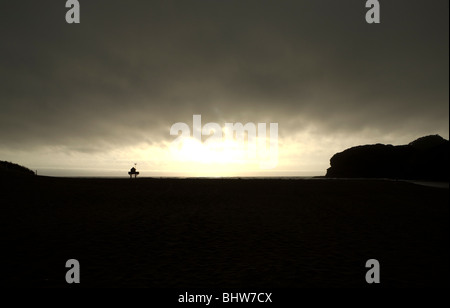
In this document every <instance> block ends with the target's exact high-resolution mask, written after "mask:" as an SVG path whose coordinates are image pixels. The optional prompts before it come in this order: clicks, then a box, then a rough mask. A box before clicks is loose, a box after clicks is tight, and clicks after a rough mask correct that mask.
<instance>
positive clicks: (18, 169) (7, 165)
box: [0, 161, 35, 177]
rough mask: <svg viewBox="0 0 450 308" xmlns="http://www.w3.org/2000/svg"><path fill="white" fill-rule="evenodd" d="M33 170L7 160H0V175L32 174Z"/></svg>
mask: <svg viewBox="0 0 450 308" xmlns="http://www.w3.org/2000/svg"><path fill="white" fill-rule="evenodd" d="M33 175H35V173H34V171H32V170H30V169H28V168H26V167H23V166H20V165H18V164H14V163H11V162H7V161H0V177H11V176H14V177H16V176H33Z"/></svg>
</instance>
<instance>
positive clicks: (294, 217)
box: [0, 177, 450, 287]
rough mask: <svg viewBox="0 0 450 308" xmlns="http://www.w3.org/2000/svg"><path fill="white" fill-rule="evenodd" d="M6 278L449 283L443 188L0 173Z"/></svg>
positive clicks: (90, 282) (34, 281)
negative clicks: (70, 274)
mask: <svg viewBox="0 0 450 308" xmlns="http://www.w3.org/2000/svg"><path fill="white" fill-rule="evenodd" d="M0 184H1V188H0V192H1V221H0V223H1V234H0V236H1V245H2V249H1V254H2V260H3V261H2V264H1V265H2V274H1V278H0V279H1V285H3V286H40V287H41V286H42V287H53V286H63V287H64V286H67V284H66V282H65V273H66V271H67V269H66V268H65V262H66V261H67V260H68V259H72V258H74V259H77V260H79V261H80V264H81V286H96V287H107V286H143V287H316V286H339V287H342V286H367V284H366V282H365V273H366V270H367V269H366V268H365V262H366V261H367V260H368V259H371V258H375V259H378V260H379V261H380V264H381V286H431V285H437V286H444V285H447V286H448V284H449V279H448V277H449V260H450V258H449V243H450V242H449V235H450V232H449V224H450V222H449V205H448V201H449V192H448V190H446V189H438V188H433V187H425V186H419V185H414V184H412V183H405V182H393V181H369V180H365V181H364V180H222V179H218V180H168V179H164V180H160V179H138V180H128V179H124V180H117V179H115V180H106V179H58V178H43V177H32V178H29V179H26V180H24V179H9V180H8V181H4V180H2V181H1V182H0Z"/></svg>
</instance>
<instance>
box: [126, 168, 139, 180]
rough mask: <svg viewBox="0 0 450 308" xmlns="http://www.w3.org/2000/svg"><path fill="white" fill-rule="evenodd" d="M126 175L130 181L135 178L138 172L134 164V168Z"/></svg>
mask: <svg viewBox="0 0 450 308" xmlns="http://www.w3.org/2000/svg"><path fill="white" fill-rule="evenodd" d="M128 174H129V175H130V179H131V178H132V177H133V175H134V178H137V176H138V174H139V172H137V171H136V164H134V167H133V168H131V169H130V172H128Z"/></svg>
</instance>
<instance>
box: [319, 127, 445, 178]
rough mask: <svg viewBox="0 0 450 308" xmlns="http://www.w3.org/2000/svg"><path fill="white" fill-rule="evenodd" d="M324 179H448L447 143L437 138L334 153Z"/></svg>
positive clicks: (365, 146) (368, 146)
mask: <svg viewBox="0 0 450 308" xmlns="http://www.w3.org/2000/svg"><path fill="white" fill-rule="evenodd" d="M330 164H331V167H330V168H329V169H328V170H327V174H326V177H331V178H389V179H405V180H428V181H448V180H449V172H448V170H449V141H448V140H446V139H444V138H442V137H441V136H439V135H431V136H425V137H422V138H419V139H417V140H415V141H413V142H411V143H409V144H407V145H400V146H393V145H384V144H375V145H364V146H357V147H353V148H350V149H347V150H345V151H343V152H341V153H337V154H335V155H334V156H333V157H332V158H331V160H330Z"/></svg>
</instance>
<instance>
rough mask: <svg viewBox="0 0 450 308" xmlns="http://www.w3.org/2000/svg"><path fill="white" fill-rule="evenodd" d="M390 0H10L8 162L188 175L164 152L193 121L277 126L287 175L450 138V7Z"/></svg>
mask: <svg viewBox="0 0 450 308" xmlns="http://www.w3.org/2000/svg"><path fill="white" fill-rule="evenodd" d="M380 3H381V24H367V23H366V21H365V14H366V11H367V9H366V8H365V1H363V0H339V1H336V0H317V1H311V0H295V1H286V0H277V1H275V0H270V1H268V0H257V1H256V0H255V1H249V0H239V1H233V0H201V1H200V0H178V1H170V0H166V1H151V0H148V1H138V0H135V1H132V0H127V1H125V0H120V1H119V0H104V1H101V0H89V1H87V0H84V1H83V0H80V4H81V23H80V24H67V23H66V21H65V14H66V11H67V9H66V8H65V1H63V0H53V1H48V0H39V1H36V0H33V1H29V0H20V1H18V0H15V1H12V0H10V1H2V5H1V10H0V35H1V36H0V37H1V40H2V42H1V49H0V55H1V57H0V160H9V161H14V162H17V163H21V164H23V165H26V166H28V167H30V168H33V169H38V168H39V169H46V170H50V169H51V168H59V169H60V171H58V172H56V171H53V173H54V174H56V173H57V174H62V175H70V174H75V173H76V172H75V173H73V172H72V171H68V170H76V169H83V168H91V169H101V170H103V171H102V172H100V173H101V174H105V175H106V174H107V171H108V170H119V169H122V168H125V169H126V168H130V164H132V162H139V163H140V164H141V166H143V168H144V169H146V170H149V171H153V172H159V173H161V174H163V173H164V172H166V171H167V172H168V171H176V170H181V169H183V168H185V169H186V170H188V169H190V168H191V167H194V166H195V164H193V165H189V162H177V161H174V160H173V157H170V156H168V155H166V154H167V153H166V151H167V144H168V143H170V142H171V141H172V140H173V139H174V137H173V136H170V133H169V131H170V127H171V125H172V124H173V123H175V122H186V123H187V124H189V125H192V116H193V114H200V115H202V120H203V121H204V123H206V122H217V123H219V124H220V125H223V124H224V123H225V122H242V123H247V122H254V123H257V122H267V123H269V122H276V123H278V124H279V142H280V145H279V146H280V149H279V151H280V157H279V166H278V168H277V169H276V170H278V171H280V172H284V171H292V172H299V174H300V172H319V173H325V171H326V168H327V167H329V158H330V157H331V155H333V154H334V153H336V152H339V151H342V150H344V149H345V148H347V147H350V146H354V145H359V144H367V143H377V142H381V143H393V144H404V143H408V142H410V141H412V140H413V139H415V138H417V137H420V136H423V135H428V134H440V135H441V136H443V137H444V138H447V139H448V137H449V85H448V84H449V15H448V14H449V2H448V0H429V1H425V0H422V1H414V0H389V1H386V0H385V1H383V0H381V1H380ZM197 163H198V162H197ZM216 167H217V166H215V165H210V166H208V169H209V170H211V169H214V168H216ZM222 167H224V166H221V167H220V168H222ZM224 168H228V167H226V166H225V167H224ZM238 169H239V168H238ZM61 170H63V171H61ZM64 170H65V171H64ZM47 172H49V173H51V172H50V171H47ZM71 172H72V173H71ZM95 172H97V171H95ZM155 174H156V173H155ZM149 175H150V173H149ZM219 175H220V174H219Z"/></svg>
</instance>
